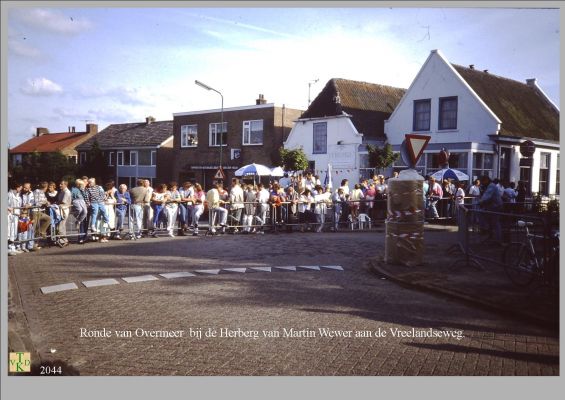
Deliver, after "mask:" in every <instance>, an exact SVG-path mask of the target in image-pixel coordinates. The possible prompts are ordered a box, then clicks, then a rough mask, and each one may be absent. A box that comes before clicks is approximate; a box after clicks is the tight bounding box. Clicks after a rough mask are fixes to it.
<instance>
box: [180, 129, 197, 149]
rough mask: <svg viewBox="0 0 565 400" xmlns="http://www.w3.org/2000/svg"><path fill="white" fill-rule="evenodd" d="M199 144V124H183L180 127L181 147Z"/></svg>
mask: <svg viewBox="0 0 565 400" xmlns="http://www.w3.org/2000/svg"><path fill="white" fill-rule="evenodd" d="M196 146H198V125H182V126H181V127H180V147H196Z"/></svg>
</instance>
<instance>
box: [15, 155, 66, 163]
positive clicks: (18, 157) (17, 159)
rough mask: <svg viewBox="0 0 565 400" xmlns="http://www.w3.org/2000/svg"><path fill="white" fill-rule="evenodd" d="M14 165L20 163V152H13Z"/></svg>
mask: <svg viewBox="0 0 565 400" xmlns="http://www.w3.org/2000/svg"><path fill="white" fill-rule="evenodd" d="M75 159H76V157H75ZM13 160H14V165H22V155H21V154H14V158H13Z"/></svg>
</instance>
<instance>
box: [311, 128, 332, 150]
mask: <svg viewBox="0 0 565 400" xmlns="http://www.w3.org/2000/svg"><path fill="white" fill-rule="evenodd" d="M316 126H324V127H325V134H326V143H325V145H324V149H323V151H316ZM312 154H328V123H327V122H314V123H313V124H312Z"/></svg>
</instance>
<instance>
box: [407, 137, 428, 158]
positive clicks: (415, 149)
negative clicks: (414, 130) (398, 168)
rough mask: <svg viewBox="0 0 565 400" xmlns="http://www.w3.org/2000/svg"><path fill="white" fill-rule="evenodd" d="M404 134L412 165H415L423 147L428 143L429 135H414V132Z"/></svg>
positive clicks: (422, 151)
mask: <svg viewBox="0 0 565 400" xmlns="http://www.w3.org/2000/svg"><path fill="white" fill-rule="evenodd" d="M405 136H406V146H407V147H408V151H409V153H410V158H411V159H412V162H413V163H414V165H416V164H417V163H418V160H419V159H420V157H421V156H422V154H423V153H424V149H425V148H426V146H427V145H428V142H429V141H430V139H431V136H425V135H414V134H406V135H405Z"/></svg>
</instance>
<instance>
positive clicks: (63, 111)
mask: <svg viewBox="0 0 565 400" xmlns="http://www.w3.org/2000/svg"><path fill="white" fill-rule="evenodd" d="M53 112H54V113H55V114H57V115H58V116H59V117H61V118H63V119H74V120H90V119H92V115H90V114H89V113H85V112H82V111H79V110H77V109H74V108H64V107H55V108H54V109H53Z"/></svg>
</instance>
